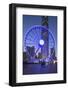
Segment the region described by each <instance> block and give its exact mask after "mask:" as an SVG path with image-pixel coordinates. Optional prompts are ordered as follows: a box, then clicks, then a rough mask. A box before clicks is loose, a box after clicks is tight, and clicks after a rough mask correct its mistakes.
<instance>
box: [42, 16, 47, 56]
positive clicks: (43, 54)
mask: <svg viewBox="0 0 68 90" xmlns="http://www.w3.org/2000/svg"><path fill="white" fill-rule="evenodd" d="M42 26H45V27H46V28H47V29H48V16H43V17H42ZM48 35H49V33H48V30H42V31H41V38H42V39H43V40H44V45H43V47H42V48H41V52H42V56H43V57H44V58H46V57H47V56H48V54H49V38H48V37H49V36H48Z"/></svg>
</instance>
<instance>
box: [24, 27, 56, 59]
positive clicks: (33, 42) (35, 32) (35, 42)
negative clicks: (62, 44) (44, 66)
mask: <svg viewBox="0 0 68 90" xmlns="http://www.w3.org/2000/svg"><path fill="white" fill-rule="evenodd" d="M43 30H45V31H47V32H48V52H49V51H50V49H51V48H55V39H54V37H53V35H52V33H51V32H50V31H49V29H48V28H46V27H45V26H42V25H34V26H32V27H30V28H29V29H28V32H27V33H26V35H25V38H24V46H25V49H26V50H27V46H29V47H35V55H36V54H37V53H38V52H40V50H41V49H42V48H43V46H44V45H45V40H44V39H42V37H41V35H42V34H41V32H42V31H43ZM45 37H46V35H45ZM28 54H29V53H28ZM52 54H53V52H52ZM29 55H30V54H29ZM48 57H49V55H48V56H47V58H48ZM44 58H45V57H44ZM42 59H43V58H42Z"/></svg>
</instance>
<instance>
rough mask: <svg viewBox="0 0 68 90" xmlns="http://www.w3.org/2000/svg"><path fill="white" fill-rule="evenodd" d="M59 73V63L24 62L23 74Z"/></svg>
mask: <svg viewBox="0 0 68 90" xmlns="http://www.w3.org/2000/svg"><path fill="white" fill-rule="evenodd" d="M48 73H57V64H48V65H47V64H46V65H45V64H43V65H42V64H23V74H24V75H29V74H48Z"/></svg>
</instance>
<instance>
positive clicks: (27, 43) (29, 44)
mask: <svg viewBox="0 0 68 90" xmlns="http://www.w3.org/2000/svg"><path fill="white" fill-rule="evenodd" d="M26 44H29V45H31V44H35V43H29V42H26Z"/></svg>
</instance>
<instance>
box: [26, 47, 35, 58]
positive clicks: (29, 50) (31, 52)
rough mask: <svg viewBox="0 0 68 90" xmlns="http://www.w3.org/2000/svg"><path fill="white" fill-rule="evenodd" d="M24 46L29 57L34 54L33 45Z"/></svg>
mask: <svg viewBox="0 0 68 90" xmlns="http://www.w3.org/2000/svg"><path fill="white" fill-rule="evenodd" d="M26 48H27V53H28V55H29V57H30V58H31V57H34V56H35V48H34V46H32V47H29V46H27V47H26Z"/></svg>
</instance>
